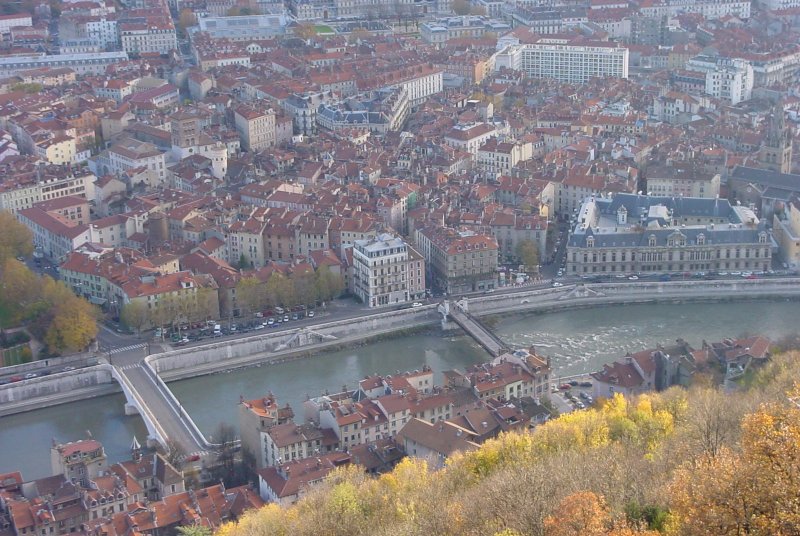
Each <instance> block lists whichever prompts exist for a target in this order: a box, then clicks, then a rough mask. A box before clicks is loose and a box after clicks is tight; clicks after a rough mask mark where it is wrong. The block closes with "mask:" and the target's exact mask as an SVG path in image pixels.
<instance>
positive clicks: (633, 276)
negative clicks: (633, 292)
mask: <svg viewBox="0 0 800 536" xmlns="http://www.w3.org/2000/svg"><path fill="white" fill-rule="evenodd" d="M638 279H639V276H638V275H629V276H628V280H629V281H637V280H638Z"/></svg>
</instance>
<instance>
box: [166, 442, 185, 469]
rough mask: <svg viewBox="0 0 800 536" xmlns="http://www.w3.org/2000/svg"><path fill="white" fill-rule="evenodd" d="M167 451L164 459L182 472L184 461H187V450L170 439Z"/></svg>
mask: <svg viewBox="0 0 800 536" xmlns="http://www.w3.org/2000/svg"><path fill="white" fill-rule="evenodd" d="M166 450H167V452H166V455H165V456H164V458H165V459H166V460H167V462H169V464H170V465H171V466H172V467H174V468H175V469H177V470H178V471H180V470H181V468H182V467H183V461H184V460H185V459H186V449H184V448H183V447H182V446H181V445H180V444H179V443H177V442H176V441H175V440H173V439H168V440H167V449H166Z"/></svg>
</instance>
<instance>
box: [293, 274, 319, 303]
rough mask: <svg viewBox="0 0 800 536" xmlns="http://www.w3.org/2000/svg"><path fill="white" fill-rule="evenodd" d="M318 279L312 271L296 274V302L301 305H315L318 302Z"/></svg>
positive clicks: (294, 286)
mask: <svg viewBox="0 0 800 536" xmlns="http://www.w3.org/2000/svg"><path fill="white" fill-rule="evenodd" d="M315 279H316V277H315V274H314V272H312V271H310V270H309V271H304V272H295V274H294V275H293V276H292V287H293V288H294V297H295V299H294V302H295V303H298V304H300V305H313V304H314V303H315V302H316V301H317V285H316V281H315Z"/></svg>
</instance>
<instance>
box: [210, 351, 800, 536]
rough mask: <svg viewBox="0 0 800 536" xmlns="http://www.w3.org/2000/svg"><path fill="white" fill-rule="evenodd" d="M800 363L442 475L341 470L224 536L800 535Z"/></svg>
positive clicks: (635, 410) (557, 433)
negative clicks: (799, 401) (731, 388)
mask: <svg viewBox="0 0 800 536" xmlns="http://www.w3.org/2000/svg"><path fill="white" fill-rule="evenodd" d="M799 357H800V353H795V352H791V353H786V354H783V355H780V356H778V357H776V358H775V359H773V361H772V362H771V363H770V364H768V365H767V366H766V367H765V368H764V369H762V370H760V371H758V372H757V373H756V374H755V375H754V376H753V377H752V378H751V381H750V382H749V386H748V387H747V388H743V389H742V390H740V391H736V392H733V393H724V392H722V391H720V390H718V389H715V388H711V387H709V386H707V385H695V386H694V387H693V388H692V389H690V390H688V391H687V390H683V389H680V388H673V389H670V390H668V391H666V392H663V393H658V394H652V395H644V396H640V397H638V398H636V399H633V400H625V399H623V398H622V397H618V398H615V399H613V400H608V401H606V402H604V403H603V404H602V405H601V406H600V407H599V408H595V409H590V410H587V411H582V412H576V413H572V414H569V415H565V416H562V417H560V418H558V419H556V420H554V421H551V422H549V423H547V424H546V425H544V426H541V427H539V428H537V429H536V430H535V431H534V432H532V433H525V434H509V435H505V436H501V437H500V438H498V439H496V440H493V441H490V442H489V443H487V444H485V445H484V446H483V447H482V448H481V449H480V450H478V451H476V452H473V453H470V454H467V455H461V456H458V457H455V458H453V459H452V460H450V463H449V464H448V466H447V467H446V469H444V470H441V471H438V472H431V471H428V469H427V467H426V466H425V465H424V464H423V463H421V462H418V461H415V460H413V459H406V460H405V461H404V462H402V463H401V464H400V465H399V466H398V467H397V468H396V469H395V470H394V472H392V473H390V474H386V475H383V476H381V477H379V478H371V477H367V476H366V475H364V474H362V473H360V472H358V471H356V470H355V469H344V470H340V472H338V473H335V474H334V476H333V477H332V478H330V479H329V481H328V482H327V483H325V485H323V486H320V487H318V488H316V489H315V490H314V491H313V492H311V493H310V494H309V495H308V496H307V497H305V499H303V500H302V501H301V502H300V503H298V504H297V505H296V506H294V507H292V508H288V509H281V508H279V507H277V506H275V505H270V506H267V507H265V508H263V509H261V510H258V511H254V512H252V513H250V514H249V515H247V516H246V517H244V518H243V519H241V520H240V521H239V522H238V523H235V524H229V525H226V526H224V527H222V528H221V529H220V530H219V531H218V533H217V536H262V535H263V536H268V535H306V534H307V535H312V534H313V535H339V534H342V535H345V534H346V535H371V536H380V535H386V536H389V535H393V536H397V535H416V534H418V535H451V534H452V535H493V534H502V535H504V536H512V535H521V534H525V535H528V534H530V535H547V536H567V535H575V536H578V535H584V536H585V535H589V536H593V535H620V536H621V535H630V534H651V535H652V534H658V533H666V534H685V535H709V536H712V535H713V536H721V535H728V534H756V535H781V534H786V535H788V534H798V533H800V503H799V502H798V500H797V497H798V496H800V409H798V407H796V406H795V405H794V404H793V403H792V402H791V400H790V396H792V395H793V394H798V384H796V383H795V378H797V374H798V372H800V365H799V364H798V362H797V360H798V358H799Z"/></svg>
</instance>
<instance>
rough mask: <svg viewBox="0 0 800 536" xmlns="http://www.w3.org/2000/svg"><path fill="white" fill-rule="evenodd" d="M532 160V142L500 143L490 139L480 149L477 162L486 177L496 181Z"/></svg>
mask: <svg viewBox="0 0 800 536" xmlns="http://www.w3.org/2000/svg"><path fill="white" fill-rule="evenodd" d="M531 158H533V144H532V143H531V142H524V143H523V142H511V141H506V142H498V141H497V139H496V138H489V139H488V140H487V141H486V142H485V143H484V144H483V145H481V146H480V147H479V148H478V153H477V160H476V162H477V165H478V167H479V168H480V170H481V171H482V172H483V174H484V176H485V177H487V178H490V179H495V178H497V177H498V176H500V175H510V174H511V170H512V169H514V167H515V166H516V165H517V164H519V163H520V162H523V161H525V160H530V159H531Z"/></svg>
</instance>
